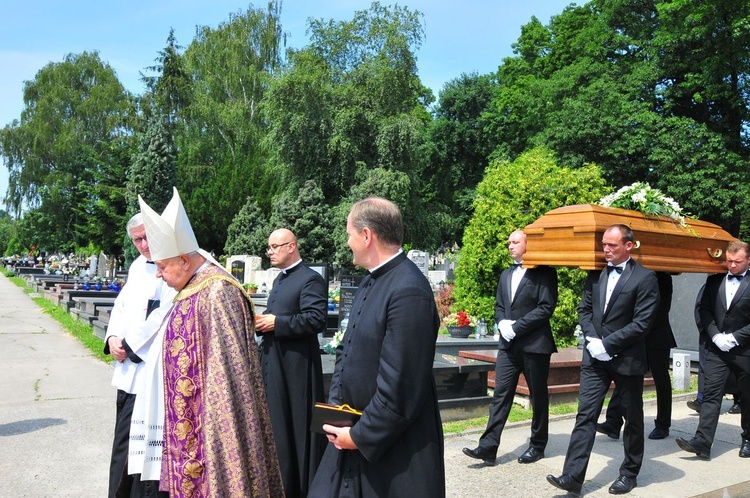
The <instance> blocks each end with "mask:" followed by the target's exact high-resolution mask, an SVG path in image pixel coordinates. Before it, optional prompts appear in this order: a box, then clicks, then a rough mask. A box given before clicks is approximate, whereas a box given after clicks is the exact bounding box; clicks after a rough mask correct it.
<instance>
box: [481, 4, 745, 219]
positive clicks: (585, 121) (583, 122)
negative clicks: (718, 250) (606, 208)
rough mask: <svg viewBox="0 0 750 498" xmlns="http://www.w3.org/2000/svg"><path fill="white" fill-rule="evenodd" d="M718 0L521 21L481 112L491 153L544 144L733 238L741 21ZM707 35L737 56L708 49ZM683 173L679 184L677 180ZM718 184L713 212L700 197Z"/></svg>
mask: <svg viewBox="0 0 750 498" xmlns="http://www.w3.org/2000/svg"><path fill="white" fill-rule="evenodd" d="M719 4H720V5H718V9H717V11H716V12H714V11H713V10H712V8H713V4H712V6H711V8H708V7H706V6H705V5H703V4H700V5H699V4H697V3H695V2H690V1H682V0H681V1H677V2H666V1H645V2H644V1H641V0H614V1H609V0H608V1H604V0H593V1H591V2H589V3H587V4H585V5H583V6H575V5H572V6H570V7H568V8H566V9H565V11H564V12H563V13H561V14H560V15H558V16H554V17H553V18H552V20H551V22H550V23H549V25H548V26H542V25H541V24H540V23H539V22H538V21H536V20H532V22H531V23H529V24H528V25H526V26H524V28H523V29H522V36H521V38H519V41H518V43H517V44H516V45H515V46H514V50H515V53H516V56H515V57H513V58H508V59H506V60H505V61H504V62H503V65H502V66H501V67H500V70H499V72H498V81H499V85H500V86H499V90H498V91H497V93H496V95H495V98H494V100H493V103H492V105H491V107H490V109H489V111H488V112H487V113H486V114H485V122H486V123H487V127H488V129H489V130H490V131H491V133H493V134H494V135H496V136H497V137H499V140H500V145H499V146H498V148H497V149H496V150H495V152H494V153H493V155H494V157H498V158H514V157H517V156H518V155H519V154H521V153H522V152H523V151H524V150H527V149H528V148H529V147H533V146H535V145H544V146H546V147H549V148H551V149H552V150H554V152H555V154H556V156H557V157H558V158H559V161H560V162H561V164H563V165H566V166H570V167H578V166H580V165H581V164H584V163H586V162H595V163H597V164H599V165H600V166H601V168H602V172H603V174H604V176H605V178H606V179H607V180H608V181H609V182H611V183H612V184H614V185H617V186H621V185H625V184H629V183H632V182H634V181H648V182H650V183H652V184H655V185H659V186H660V187H661V188H662V189H663V190H664V191H666V192H667V193H668V194H670V195H672V196H673V197H675V198H676V200H677V201H678V202H679V203H680V204H681V205H683V206H684V207H685V208H686V209H687V210H688V211H690V212H691V213H692V214H693V215H694V216H696V217H703V218H706V219H709V220H711V221H714V222H718V223H719V224H721V225H723V226H724V227H725V228H726V229H727V230H729V231H730V232H732V233H738V231H739V219H740V216H738V213H740V212H743V211H744V210H745V209H746V206H747V203H746V201H745V199H746V197H747V196H746V188H745V186H744V182H742V183H740V184H739V185H737V184H736V183H735V182H736V179H737V178H740V177H742V176H743V175H746V174H747V173H748V163H747V157H748V153H749V152H750V149H748V144H747V130H748V126H747V124H748V121H747V109H748V101H747V95H748V92H747V90H746V88H747V81H748V78H747V74H748V73H749V71H748V70H749V69H750V62H749V61H750V57H747V54H748V49H749V48H750V46H749V45H748V44H747V43H746V42H745V41H744V40H746V36H745V35H746V33H747V28H748V26H750V22H749V21H750V17H749V16H748V6H747V5H745V3H742V2H739V3H737V2H719ZM709 11H711V14H709ZM730 35H731V36H730ZM714 37H715V38H718V39H721V40H724V41H726V43H727V44H728V45H729V46H731V47H733V48H731V49H730V50H733V51H734V52H736V53H737V54H739V56H738V57H735V56H734V54H733V55H731V56H730V55H729V54H728V53H726V52H725V51H724V50H723V49H722V50H720V51H719V50H718V49H717V51H714V50H712V49H711V48H710V47H713V46H714V45H713V44H714V43H716V40H714ZM688 40H692V41H690V43H688ZM701 40H703V41H701ZM719 43H721V42H719ZM696 44H698V45H701V49H700V50H690V47H695V46H697V45H696ZM686 47H687V48H688V50H685V48H686ZM703 47H707V48H706V50H707V51H711V52H712V53H711V55H710V56H709V54H708V53H704V51H703ZM742 54H744V55H742ZM688 81H689V84H688ZM743 85H744V86H743ZM693 100H695V101H694V102H693ZM708 102H710V104H707V103H708ZM673 118H676V119H673ZM738 120H739V121H738ZM730 123H731V124H730ZM738 123H739V125H738ZM722 143H723V144H724V147H722V146H721V144H722ZM678 150H679V151H680V153H679V154H676V153H675V151H678ZM709 164H714V165H720V170H721V171H722V172H723V174H721V175H717V174H716V171H712V169H713V166H710V165H709ZM686 175H689V176H690V177H691V178H693V181H692V182H691V183H690V189H685V188H682V187H681V185H684V182H685V178H686ZM735 187H738V188H735ZM717 188H718V189H721V190H722V191H725V192H727V195H722V196H721V197H722V201H724V202H726V204H725V206H730V207H728V208H727V207H725V209H724V212H723V213H719V211H720V210H721V209H720V208H719V207H718V206H717V205H715V203H713V202H712V201H710V200H709V199H712V198H714V197H715V196H714V193H715V191H716V189H717Z"/></svg>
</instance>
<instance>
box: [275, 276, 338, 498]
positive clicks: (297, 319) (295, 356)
mask: <svg viewBox="0 0 750 498" xmlns="http://www.w3.org/2000/svg"><path fill="white" fill-rule="evenodd" d="M265 313H271V314H273V315H276V320H275V324H274V331H273V332H272V333H269V334H263V341H262V343H261V352H262V367H263V382H264V384H265V386H266V395H267V397H268V411H269V413H270V415H271V425H272V427H273V435H274V439H275V441H276V452H277V454H278V457H279V465H280V467H281V476H282V478H283V480H284V490H285V492H286V496H287V498H295V497H304V496H307V489H308V487H309V484H310V481H311V480H312V478H313V476H314V475H315V471H316V469H317V467H318V464H319V463H320V458H321V456H322V452H323V450H324V448H325V444H326V443H327V441H326V438H325V436H323V435H321V434H316V433H312V432H310V416H311V412H312V407H313V405H314V404H315V403H316V402H318V401H324V400H325V394H324V392H323V371H322V368H321V363H320V344H319V343H318V333H319V332H323V331H324V330H325V327H326V316H327V314H328V292H327V283H326V282H325V280H324V279H323V277H322V276H320V274H318V273H317V272H315V271H314V270H311V269H310V268H308V267H307V266H305V265H304V264H302V263H300V264H298V265H297V266H295V267H294V268H291V269H289V270H288V271H287V272H286V274H284V273H281V274H279V276H278V277H276V280H274V283H273V288H272V289H271V293H270V294H269V296H268V307H267V308H266V311H265Z"/></svg>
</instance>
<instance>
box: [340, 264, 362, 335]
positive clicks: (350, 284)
mask: <svg viewBox="0 0 750 498" xmlns="http://www.w3.org/2000/svg"><path fill="white" fill-rule="evenodd" d="M363 278H364V277H363V276H361V275H342V276H341V287H340V289H339V329H341V322H342V321H343V320H348V318H349V312H350V311H351V309H352V302H353V301H354V295H355V294H356V293H357V288H358V287H359V284H360V283H361V282H362V279H363Z"/></svg>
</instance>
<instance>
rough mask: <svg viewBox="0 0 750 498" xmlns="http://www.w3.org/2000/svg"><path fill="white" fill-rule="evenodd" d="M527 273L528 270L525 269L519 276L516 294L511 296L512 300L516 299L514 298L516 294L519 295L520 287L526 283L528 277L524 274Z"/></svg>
mask: <svg viewBox="0 0 750 498" xmlns="http://www.w3.org/2000/svg"><path fill="white" fill-rule="evenodd" d="M528 274H529V270H528V269H527V270H526V271H525V272H524V274H523V276H522V277H521V280H519V281H518V287H517V288H516V295H515V296H514V297H513V300H514V301H515V300H516V298H517V297H518V295H519V294H520V293H521V288H522V287H523V286H524V285H526V282H527V281H528V279H527V278H526V276H527V275H528Z"/></svg>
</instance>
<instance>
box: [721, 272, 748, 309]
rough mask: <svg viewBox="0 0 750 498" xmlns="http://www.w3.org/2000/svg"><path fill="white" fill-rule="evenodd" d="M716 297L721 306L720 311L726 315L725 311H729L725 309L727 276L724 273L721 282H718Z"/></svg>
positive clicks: (726, 306)
mask: <svg viewBox="0 0 750 498" xmlns="http://www.w3.org/2000/svg"><path fill="white" fill-rule="evenodd" d="M743 280H744V279H743ZM737 290H739V289H737ZM735 297H736V296H735ZM716 298H717V299H718V300H719V304H721V308H720V309H721V311H723V312H724V314H725V315H726V314H727V311H729V310H728V309H727V308H728V303H727V277H726V275H725V276H724V277H723V278H722V279H721V283H720V284H719V291H718V292H717V293H716Z"/></svg>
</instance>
